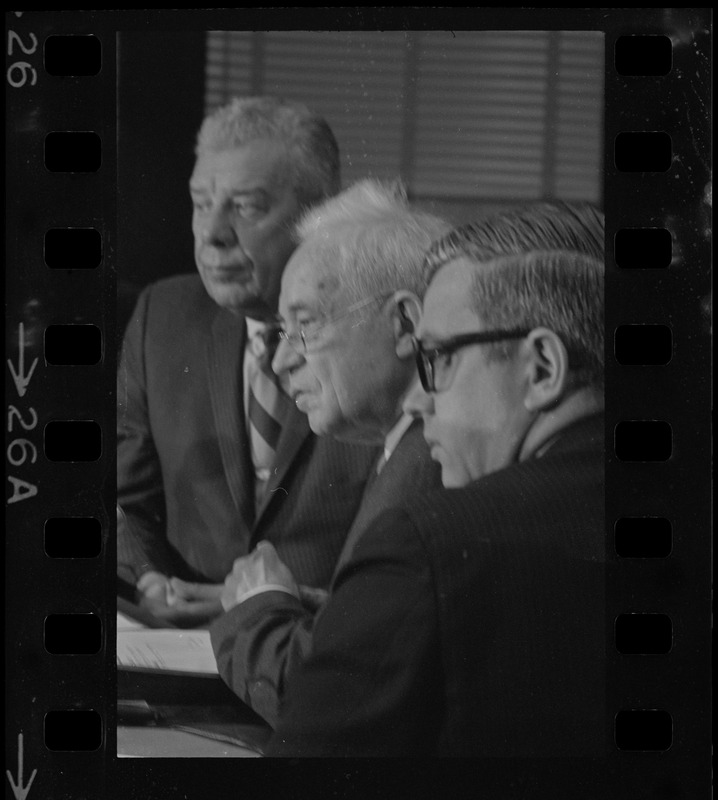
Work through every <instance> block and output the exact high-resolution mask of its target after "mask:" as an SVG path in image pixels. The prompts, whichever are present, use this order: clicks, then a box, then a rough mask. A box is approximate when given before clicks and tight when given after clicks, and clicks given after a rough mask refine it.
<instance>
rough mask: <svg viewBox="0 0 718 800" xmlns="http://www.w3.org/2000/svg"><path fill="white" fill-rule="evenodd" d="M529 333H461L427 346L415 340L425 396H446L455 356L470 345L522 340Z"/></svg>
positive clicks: (418, 367)
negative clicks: (432, 394) (443, 394)
mask: <svg viewBox="0 0 718 800" xmlns="http://www.w3.org/2000/svg"><path fill="white" fill-rule="evenodd" d="M529 333H530V331H529V330H528V329H524V328H520V329H514V330H496V331H479V332H477V333H462V334H460V335H458V336H453V337H452V338H450V339H446V340H444V341H443V342H438V343H435V344H431V345H430V346H429V345H425V344H424V343H423V342H422V341H421V340H420V339H416V338H415V339H413V344H414V352H415V353H416V368H417V371H418V372H419V380H420V381H421V385H422V387H423V389H424V391H425V392H429V393H435V392H443V391H444V390H445V389H447V388H448V387H449V385H450V383H451V379H452V377H453V373H454V369H453V367H454V366H455V365H456V360H455V359H452V355H453V354H454V353H455V352H456V351H457V350H459V349H461V348H462V347H468V346H469V345H471V344H492V343H494V342H501V341H504V340H506V339H523V338H524V336H527V335H528V334H529Z"/></svg>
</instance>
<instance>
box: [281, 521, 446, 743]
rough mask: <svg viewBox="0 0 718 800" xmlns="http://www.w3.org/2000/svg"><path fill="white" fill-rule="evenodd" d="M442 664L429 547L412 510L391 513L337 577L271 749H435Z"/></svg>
mask: <svg viewBox="0 0 718 800" xmlns="http://www.w3.org/2000/svg"><path fill="white" fill-rule="evenodd" d="M438 669H439V667H438V645H437V622H436V603H435V598H434V596H433V592H432V582H431V574H430V569H429V566H428V562H427V557H426V553H425V551H424V549H423V545H422V543H421V541H420V540H419V538H418V536H417V534H416V532H415V530H414V528H413V526H412V524H411V522H410V520H409V519H408V517H407V516H406V515H405V514H404V513H403V512H400V511H396V510H394V511H389V512H386V513H385V514H383V515H382V516H381V517H379V518H378V519H377V520H376V521H375V522H374V523H373V524H372V526H371V528H370V529H369V530H368V531H367V532H366V534H365V535H364V536H363V537H362V538H361V540H360V541H359V542H358V543H357V545H356V547H355V549H354V552H353V554H352V557H351V560H350V561H349V562H348V563H347V564H346V565H345V566H344V567H342V569H341V570H340V572H339V573H338V575H337V576H336V579H335V584H334V589H333V592H332V594H331V596H330V598H329V599H328V600H327V603H326V604H325V605H324V607H323V608H322V610H321V611H320V612H319V614H318V615H317V617H316V619H315V624H314V632H313V643H312V650H311V653H310V655H309V656H308V658H307V659H306V660H305V661H304V662H303V664H301V665H300V666H299V667H298V669H297V671H296V673H295V675H294V676H293V677H292V680H291V682H290V684H289V686H288V689H287V693H286V697H285V706H284V708H283V709H282V714H281V716H280V719H279V723H278V725H277V729H276V732H275V735H274V737H273V738H272V740H271V742H270V744H269V749H268V750H267V751H266V754H267V755H268V756H288V757H293V756H401V755H410V754H411V755H417V754H421V753H422V752H428V751H431V748H432V747H433V745H434V742H433V739H432V737H433V736H434V735H435V732H436V730H437V722H436V720H437V716H438V714H439V713H440V700H439V697H438V693H439V692H440V688H439V687H440V686H441V681H440V679H439V677H438Z"/></svg>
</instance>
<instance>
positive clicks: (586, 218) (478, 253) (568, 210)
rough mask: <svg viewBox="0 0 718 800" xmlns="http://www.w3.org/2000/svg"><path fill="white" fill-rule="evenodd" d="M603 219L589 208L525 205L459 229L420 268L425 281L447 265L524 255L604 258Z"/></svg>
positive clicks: (437, 245) (436, 246)
mask: <svg viewBox="0 0 718 800" xmlns="http://www.w3.org/2000/svg"><path fill="white" fill-rule="evenodd" d="M603 240H604V218H603V214H602V213H601V212H600V211H599V210H598V209H597V208H596V207H595V206H593V205H592V204H591V203H564V202H554V203H545V202H537V203H529V204H526V205H523V206H517V207H514V208H510V209H506V210H504V211H500V212H498V213H496V214H492V215H491V216H488V217H486V218H485V219H483V220H480V221H478V222H472V223H469V224H467V225H461V226H459V227H457V228H455V229H454V230H453V231H451V232H450V233H449V234H448V235H446V236H444V237H443V238H442V239H440V240H439V241H437V242H435V243H434V244H433V245H432V247H431V249H430V250H429V252H428V253H427V254H426V261H425V265H424V269H425V271H426V273H427V275H428V277H429V279H431V278H432V277H433V275H434V274H435V273H436V272H437V270H438V269H439V268H440V267H442V266H443V265H444V264H446V263H448V262H449V261H453V260H454V259H456V258H461V257H462V256H465V257H466V258H468V259H469V260H471V261H486V260H487V259H490V258H493V257H494V256H497V255H502V254H511V253H526V252H528V251H530V250H571V251H574V252H577V253H584V254H585V255H589V256H592V257H593V258H598V259H600V260H601V261H603V258H604V243H603Z"/></svg>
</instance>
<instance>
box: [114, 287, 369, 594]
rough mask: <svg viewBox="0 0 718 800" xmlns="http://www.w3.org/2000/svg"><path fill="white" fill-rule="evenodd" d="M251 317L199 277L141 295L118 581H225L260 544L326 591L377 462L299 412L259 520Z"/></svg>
mask: <svg viewBox="0 0 718 800" xmlns="http://www.w3.org/2000/svg"><path fill="white" fill-rule="evenodd" d="M245 340H246V324H245V320H244V318H243V317H242V316H238V315H234V314H232V313H230V312H228V311H226V310H224V309H222V308H220V307H219V306H217V304H216V303H215V302H214V301H213V300H212V299H211V298H210V297H209V296H208V295H207V293H206V291H205V289H204V287H203V285H202V283H201V281H200V279H199V276H196V275H183V276H178V277H173V278H170V279H168V280H164V281H160V282H159V283H157V284H154V285H153V286H150V287H149V288H148V289H146V290H145V291H144V292H143V293H142V295H141V296H140V299H139V301H138V304H137V307H136V310H135V312H134V315H133V317H132V320H131V322H130V324H129V326H128V329H127V333H126V335H125V342H124V347H123V355H122V360H121V364H120V368H119V370H118V392H117V394H118V434H117V501H118V503H119V504H120V505H121V506H122V507H123V508H124V510H125V512H126V514H127V517H128V520H129V523H130V528H131V530H130V531H129V532H128V533H127V534H126V535H118V572H119V573H120V575H121V576H122V577H125V578H127V579H128V580H130V581H132V582H133V583H134V582H135V581H136V580H137V578H138V577H139V576H140V575H141V574H142V573H143V572H145V571H147V570H148V569H155V570H158V571H159V572H162V573H165V574H169V575H177V576H179V577H182V578H185V579H188V580H200V581H212V582H221V581H223V580H224V578H225V576H226V575H227V574H228V573H229V572H230V571H231V569H232V564H233V562H234V560H235V559H236V558H237V557H239V556H243V555H246V554H247V553H248V552H249V551H250V550H251V549H252V548H253V546H254V545H255V544H256V542H257V541H258V540H259V539H262V538H266V539H268V540H269V541H271V542H272V543H273V544H274V546H275V547H276V548H277V550H278V552H279V554H280V556H281V558H282V559H283V560H284V561H285V562H286V563H287V564H288V565H289V567H290V568H291V570H292V572H293V573H294V574H295V576H296V578H297V580H298V581H299V582H301V583H306V584H309V585H313V586H327V585H328V583H329V581H330V579H331V576H332V573H333V570H334V565H335V563H336V560H337V556H338V555H339V552H340V550H341V547H342V544H343V542H344V538H345V535H346V531H347V530H348V529H349V526H350V524H351V521H352V520H353V518H354V515H355V513H356V510H357V508H358V505H359V502H360V500H361V495H362V492H363V489H364V484H365V481H366V477H367V475H368V473H369V470H370V468H371V464H372V462H373V460H374V458H375V457H376V451H374V450H373V449H372V448H366V447H360V446H353V445H347V444H341V443H338V442H333V441H329V440H327V439H321V440H320V439H318V438H317V437H316V436H314V435H313V434H312V433H311V431H310V430H309V427H308V425H307V421H306V417H305V416H304V415H303V414H301V413H300V412H299V411H298V410H297V409H296V408H294V407H292V409H291V412H290V415H289V417H288V419H287V420H285V422H284V425H283V428H282V434H281V438H280V441H279V444H278V447H277V453H276V461H275V468H274V470H273V471H272V475H271V478H270V481H269V483H268V486H267V492H266V499H265V501H264V503H263V505H261V506H260V507H259V508H258V509H257V510H256V512H255V501H254V488H253V487H254V470H253V466H252V462H251V456H250V449H249V442H248V435H247V431H246V423H245V414H244V408H243V405H244V404H243V379H242V364H243V357H244V349H245Z"/></svg>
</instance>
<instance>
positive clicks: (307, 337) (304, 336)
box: [278, 292, 393, 355]
mask: <svg viewBox="0 0 718 800" xmlns="http://www.w3.org/2000/svg"><path fill="white" fill-rule="evenodd" d="M391 294H393V292H389V293H387V294H378V295H373V296H372V297H366V298H364V300H359V301H358V302H356V303H352V305H350V306H347V308H345V309H344V310H342V311H340V312H339V313H338V314H333V315H332V316H331V317H327V318H326V319H323V320H322V321H321V322H319V323H317V324H312V325H310V326H308V327H307V328H303V327H300V328H299V330H298V331H297V332H296V333H290V332H289V331H287V330H286V329H285V328H280V329H279V332H278V333H279V338H280V340H282V341H284V342H286V343H287V344H288V345H289V346H290V347H291V348H292V349H293V350H294V351H295V352H296V353H299V354H301V355H303V354H304V353H306V352H307V351H308V349H309V348H308V345H310V344H312V342H314V341H316V340H317V339H318V338H319V334H320V332H321V331H322V330H323V329H324V328H326V327H327V326H328V325H331V324H332V323H334V322H338V321H339V320H340V319H343V318H344V317H346V316H348V315H349V314H351V313H352V312H354V311H358V310H359V309H360V308H364V307H365V306H368V305H369V304H370V303H373V302H375V301H377V300H379V301H381V300H385V299H386V298H387V297H389V296H390V295H391Z"/></svg>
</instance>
